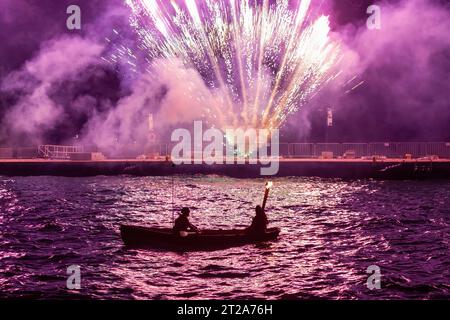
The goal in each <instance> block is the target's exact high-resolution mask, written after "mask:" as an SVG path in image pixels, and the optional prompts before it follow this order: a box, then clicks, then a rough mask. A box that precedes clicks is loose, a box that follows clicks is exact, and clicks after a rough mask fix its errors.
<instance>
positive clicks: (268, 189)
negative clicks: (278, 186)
mask: <svg viewBox="0 0 450 320" xmlns="http://www.w3.org/2000/svg"><path fill="white" fill-rule="evenodd" d="M272 186H273V182H272V181H268V182H266V190H265V192H264V200H263V203H262V209H263V210H265V209H266V204H267V198H269V192H270V188H272Z"/></svg>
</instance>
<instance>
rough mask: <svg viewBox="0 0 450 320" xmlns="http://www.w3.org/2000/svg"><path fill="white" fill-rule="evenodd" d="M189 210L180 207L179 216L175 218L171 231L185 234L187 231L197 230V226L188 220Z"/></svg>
mask: <svg viewBox="0 0 450 320" xmlns="http://www.w3.org/2000/svg"><path fill="white" fill-rule="evenodd" d="M190 212H191V210H189V208H186V207H185V208H183V209H181V214H180V216H179V217H178V218H177V219H176V220H175V224H174V226H173V231H174V233H176V234H180V235H182V234H186V232H188V231H194V232H198V231H199V230H198V228H197V227H196V226H194V225H193V224H192V223H190V222H189V213H190Z"/></svg>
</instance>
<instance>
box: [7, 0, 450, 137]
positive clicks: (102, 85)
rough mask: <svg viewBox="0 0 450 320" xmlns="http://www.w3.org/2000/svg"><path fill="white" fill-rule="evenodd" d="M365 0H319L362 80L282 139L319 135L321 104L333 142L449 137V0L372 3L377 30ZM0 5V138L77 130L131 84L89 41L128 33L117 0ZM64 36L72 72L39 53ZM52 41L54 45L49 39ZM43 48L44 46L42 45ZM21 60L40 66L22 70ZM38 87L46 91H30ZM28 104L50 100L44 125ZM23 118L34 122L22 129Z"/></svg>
mask: <svg viewBox="0 0 450 320" xmlns="http://www.w3.org/2000/svg"><path fill="white" fill-rule="evenodd" d="M373 2H374V1H366V0H361V1H357V0H336V1H335V2H334V3H331V1H326V0H324V3H325V4H324V6H323V7H324V8H325V10H326V11H327V12H328V13H329V14H330V16H331V20H332V25H333V30H334V31H335V32H336V34H338V35H339V37H341V38H342V41H343V43H345V45H346V46H347V47H348V50H349V52H351V53H352V54H353V55H354V56H356V57H357V58H356V60H357V62H354V61H353V64H351V65H349V67H348V70H347V69H346V70H345V71H346V72H347V71H348V72H349V74H351V73H355V74H358V75H359V77H360V78H361V79H362V80H364V81H365V84H364V85H363V86H361V87H360V88H358V89H357V90H355V91H354V92H352V93H351V94H348V95H344V96H342V94H338V93H336V92H335V91H333V94H330V95H326V96H327V97H332V98H331V99H328V100H327V99H326V98H324V97H321V98H318V99H317V101H315V102H314V103H312V104H311V105H310V106H308V107H307V108H306V109H305V110H303V111H301V112H299V114H296V115H293V116H292V118H291V119H292V120H293V121H291V123H290V124H288V125H287V126H286V128H285V129H284V133H283V136H284V137H285V139H288V138H289V139H292V140H301V141H303V140H314V141H320V140H323V138H324V135H325V134H324V127H325V126H324V125H325V123H326V122H325V115H324V112H325V111H324V110H325V108H326V107H325V106H326V105H331V106H333V108H334V109H335V110H336V112H335V124H336V126H335V127H334V128H333V129H332V132H331V133H330V134H331V137H330V139H332V140H336V141H344V140H345V141H349V142H350V141H383V140H391V141H400V140H402V141H413V140H446V141H450V126H449V124H450V81H449V78H450V34H449V32H448V31H449V30H450V13H449V10H450V9H449V5H448V3H449V2H448V1H438V0H410V1H401V0H397V1H388V2H381V3H379V4H380V5H381V7H382V9H383V11H382V13H383V16H382V18H383V20H382V23H383V29H382V30H381V31H372V32H368V31H367V29H366V28H365V27H364V26H365V19H366V17H367V15H366V9H367V6H368V5H369V4H371V3H373ZM74 3H76V4H78V5H79V6H80V7H81V8H82V14H83V16H82V18H83V26H84V28H83V30H82V31H80V32H78V31H75V32H73V31H68V30H67V29H66V26H65V19H66V13H65V10H66V8H67V6H68V5H70V4H74ZM408 3H409V4H408ZM411 3H413V4H411ZM0 6H1V7H0V43H1V47H0V81H1V87H0V89H1V91H0V122H1V123H2V129H0V145H7V144H19V143H20V144H33V143H38V142H42V141H44V142H52V143H59V142H61V143H62V142H64V140H66V139H68V138H70V137H73V136H74V135H76V134H78V133H81V132H83V130H86V128H85V126H86V125H87V123H88V120H89V119H90V118H91V117H92V116H93V115H96V116H97V115H99V114H100V115H101V114H104V113H105V112H107V109H111V108H115V107H116V105H117V103H118V101H119V100H120V99H121V98H123V97H125V96H127V95H128V94H130V91H133V90H136V89H135V88H130V87H129V86H128V85H127V83H128V80H129V79H127V78H123V77H121V76H120V75H118V74H117V73H116V72H114V70H112V68H111V66H105V65H101V64H99V63H96V62H95V61H91V59H92V57H93V56H96V55H97V53H96V51H95V49H96V48H95V46H93V45H91V43H95V42H96V41H97V42H101V41H103V39H104V37H105V36H108V35H109V34H110V33H111V30H112V28H116V29H119V30H121V31H122V32H124V33H125V34H129V35H130V41H133V40H132V38H133V36H132V33H131V31H130V30H129V29H128V28H127V20H126V9H124V7H123V6H122V5H121V1H119V0H95V1H94V0H77V1H71V0H59V1H54V0H2V2H1V4H0ZM73 37H78V38H79V39H81V40H80V41H79V42H78V44H77V45H78V46H79V48H83V46H85V50H84V51H83V52H84V53H83V52H82V53H80V54H82V55H83V56H82V58H81V59H75V57H74V60H77V63H74V65H73V70H72V73H71V74H70V75H69V74H65V73H64V72H60V73H58V72H55V71H54V70H53V71H52V70H51V69H49V70H47V69H46V66H45V64H43V63H42V61H40V60H39V59H40V58H39V55H40V54H43V53H45V54H52V50H54V51H55V50H56V51H58V50H68V51H67V52H71V51H69V49H70V46H72V45H73V43H71V41H70V40H67V41H66V40H64V39H65V38H67V39H70V38H73ZM60 39H63V40H62V41H60ZM82 39H88V40H89V42H85V41H83V40H82ZM57 41H58V45H59V46H56V45H55V46H54V47H52V43H53V42H57ZM65 42H67V45H66V46H65ZM43 47H45V48H46V49H45V50H46V51H45V50H44V51H43V52H42V51H40V50H43V49H42V48H43ZM58 53H61V52H58ZM53 54H54V55H55V57H56V56H58V55H57V53H55V52H53ZM61 54H64V55H66V54H65V53H64V52H63V53H61ZM77 57H78V56H77ZM83 59H84V60H83ZM30 61H32V64H31V63H30ZM27 66H28V67H29V66H34V67H36V66H38V67H39V68H41V69H39V70H32V72H31V73H30V70H27ZM36 68H37V67H36ZM24 70H25V71H26V72H27V76H25V75H24V73H25V72H24ZM33 72H36V73H35V74H34V76H33V77H30V76H29V75H30V74H32V75H33ZM39 72H41V73H39ZM38 74H39V75H38ZM73 74H76V77H75V76H73ZM12 83H14V85H11V84H12ZM46 83H51V86H45V84H46ZM41 87H42V88H41ZM33 90H34V91H33ZM42 90H45V91H46V95H45V96H41V95H39V94H40V92H41V91H42ZM31 91H32V92H31ZM30 92H31V93H30ZM161 94H164V93H163V92H162V93H161ZM26 95H28V98H27V99H23V97H24V96H26ZM330 100H331V101H330ZM30 103H36V108H38V107H39V103H45V104H49V105H50V107H49V109H48V110H46V112H47V114H46V115H45V116H46V117H48V120H49V121H48V123H51V125H49V126H43V125H41V124H40V121H41V120H42V119H33V118H32V117H31V116H30V119H31V120H30V119H28V118H27V117H26V116H25V117H21V115H22V114H28V113H27V110H28V109H26V108H28V107H29V106H28V105H29V104H30ZM52 106H54V107H53V109H52ZM59 106H63V107H62V109H61V108H60V107H59ZM74 106H77V108H76V109H74V108H73V107H74ZM136 116H138V115H136ZM19 118H23V119H21V120H20V121H19V120H18V119H19ZM100 118H101V117H100ZM100 118H99V119H100ZM29 121H30V122H32V123H33V121H34V123H33V124H32V125H30V128H29V129H28V128H27V130H22V129H21V128H22V125H24V124H23V123H24V122H29ZM299 121H300V122H299ZM298 123H301V128H299V126H298ZM294 124H295V125H294ZM37 132H38V133H39V134H37ZM36 136H39V139H38V140H36V139H35V138H36ZM23 141H27V142H25V143H24V142H23Z"/></svg>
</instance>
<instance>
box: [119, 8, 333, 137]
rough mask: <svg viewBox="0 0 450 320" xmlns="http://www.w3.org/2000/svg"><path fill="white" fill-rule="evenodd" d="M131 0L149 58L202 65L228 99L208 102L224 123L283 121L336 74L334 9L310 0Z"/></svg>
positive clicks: (214, 89) (201, 71)
mask: <svg viewBox="0 0 450 320" xmlns="http://www.w3.org/2000/svg"><path fill="white" fill-rule="evenodd" d="M125 1H126V3H127V5H128V6H129V7H130V9H131V11H132V17H131V21H130V22H131V25H132V26H133V28H134V29H135V30H136V32H137V34H138V35H139V37H140V39H141V42H142V43H141V47H142V49H143V50H144V51H145V52H146V54H147V61H149V64H150V65H151V63H152V61H157V59H161V58H163V59H167V60H168V61H170V60H174V61H176V60H178V61H182V63H183V64H184V65H185V67H186V68H193V69H195V70H197V71H198V73H199V74H200V75H201V76H202V78H203V80H204V82H205V83H206V84H207V85H208V87H209V88H210V90H211V92H212V93H214V95H215V96H217V98H218V100H219V101H222V102H223V103H221V104H222V105H221V106H205V112H207V113H209V115H210V116H211V117H213V118H218V119H219V118H220V119H225V120H223V123H218V124H217V125H219V126H222V127H225V126H234V127H244V128H245V127H260V128H269V129H274V128H278V127H280V126H281V125H283V123H284V122H285V120H286V118H287V117H288V115H289V114H291V113H293V112H295V111H296V110H298V108H300V107H301V106H303V105H305V104H306V103H307V102H308V101H309V99H311V97H313V96H314V95H315V94H317V92H318V91H319V90H320V89H321V88H322V87H323V85H324V84H325V83H327V82H329V81H332V79H334V78H336V76H335V75H333V74H332V73H333V70H334V66H335V65H336V62H337V61H338V58H339V45H338V44H337V43H335V42H333V41H332V40H330V38H329V32H330V27H329V21H328V17H325V16H320V17H317V18H313V17H311V10H312V9H311V6H312V4H311V0H301V1H297V2H296V3H297V4H295V5H293V4H290V3H289V1H288V0H280V1H277V3H276V4H270V0H259V1H256V0H202V1H201V0H170V1H163V0H125ZM127 54H128V55H130V53H127ZM133 56H135V55H133ZM149 69H151V68H146V70H149ZM198 99H199V101H206V99H205V98H204V97H199V98H198ZM223 109H226V110H223ZM212 113H219V114H220V115H219V116H218V117H215V116H214V115H213V114H212Z"/></svg>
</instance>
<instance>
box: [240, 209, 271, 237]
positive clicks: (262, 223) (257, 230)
mask: <svg viewBox="0 0 450 320" xmlns="http://www.w3.org/2000/svg"><path fill="white" fill-rule="evenodd" d="M255 211H256V216H255V217H254V218H253V221H252V224H251V225H250V227H248V228H247V229H246V231H247V233H249V234H252V235H259V234H264V233H266V230H267V225H268V224H269V221H268V220H267V216H266V213H265V212H264V210H263V208H261V206H259V205H258V206H256V208H255Z"/></svg>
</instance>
